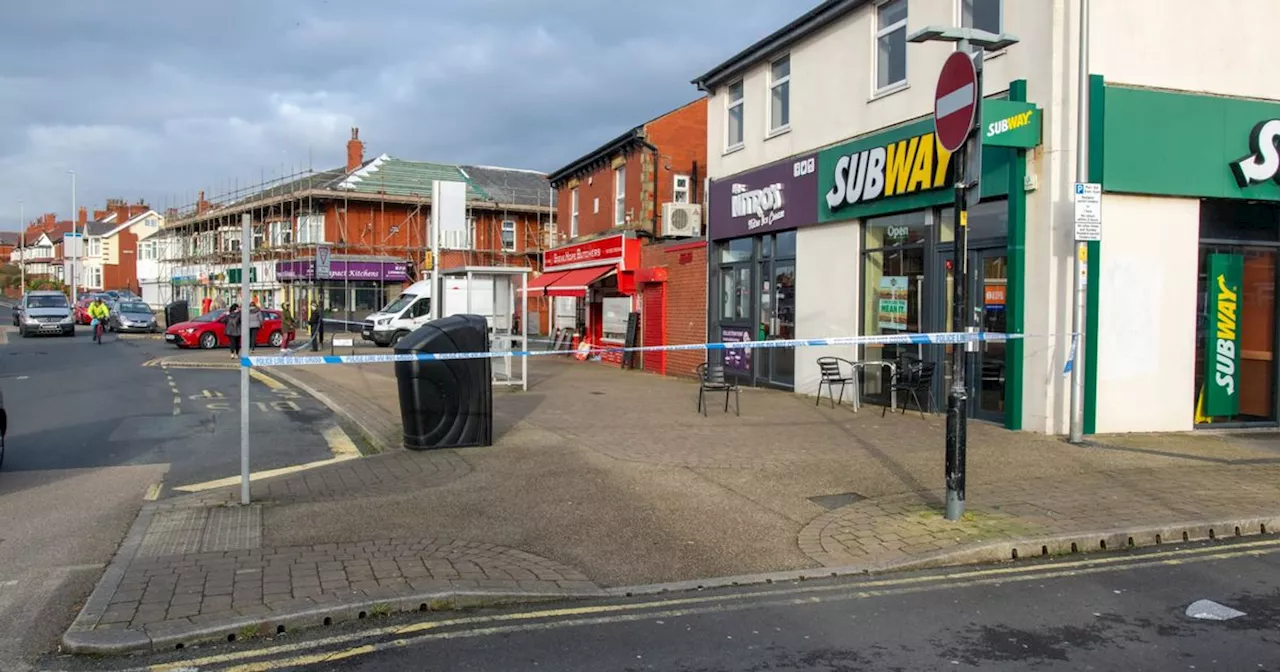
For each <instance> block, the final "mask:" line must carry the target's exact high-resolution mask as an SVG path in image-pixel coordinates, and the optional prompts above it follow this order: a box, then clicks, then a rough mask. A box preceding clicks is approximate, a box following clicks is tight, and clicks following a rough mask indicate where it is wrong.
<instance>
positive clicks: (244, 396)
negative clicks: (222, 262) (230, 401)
mask: <svg viewBox="0 0 1280 672" xmlns="http://www.w3.org/2000/svg"><path fill="white" fill-rule="evenodd" d="M252 227H253V215H250V214H248V213H245V214H243V215H240V358H241V363H240V503H241V504H245V505H247V504H248V503H249V367H247V366H245V365H244V361H243V360H244V358H246V357H248V356H249V339H250V338H252V337H253V331H252V330H251V329H249V321H248V319H246V318H247V317H248V315H249V304H250V296H249V263H250V261H249V257H250V254H249V248H250V247H251V246H252V244H253V230H252ZM246 334H247V335H248V337H246Z"/></svg>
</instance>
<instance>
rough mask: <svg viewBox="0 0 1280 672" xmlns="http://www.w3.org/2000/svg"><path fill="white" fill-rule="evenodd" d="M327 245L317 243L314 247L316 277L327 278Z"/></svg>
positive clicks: (328, 265) (319, 278)
mask: <svg viewBox="0 0 1280 672" xmlns="http://www.w3.org/2000/svg"><path fill="white" fill-rule="evenodd" d="M329 252H330V249H329V246H328V245H319V246H317V247H316V279H317V280H328V279H329V272H330V264H329Z"/></svg>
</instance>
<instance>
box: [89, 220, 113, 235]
mask: <svg viewBox="0 0 1280 672" xmlns="http://www.w3.org/2000/svg"><path fill="white" fill-rule="evenodd" d="M115 228H116V225H115V224H112V223H111V222H100V221H92V222H89V223H87V224H85V225H84V226H83V227H82V228H81V229H80V231H81V232H83V233H84V234H85V235H86V236H102V235H106V234H108V233H111V231H112V229H115Z"/></svg>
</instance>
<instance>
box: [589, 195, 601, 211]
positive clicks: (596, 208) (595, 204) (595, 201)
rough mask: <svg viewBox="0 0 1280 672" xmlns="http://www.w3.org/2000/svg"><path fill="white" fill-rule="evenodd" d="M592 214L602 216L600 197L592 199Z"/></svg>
mask: <svg viewBox="0 0 1280 672" xmlns="http://www.w3.org/2000/svg"><path fill="white" fill-rule="evenodd" d="M591 214H593V215H598V214H600V197H599V196H596V197H595V198H593V199H591Z"/></svg>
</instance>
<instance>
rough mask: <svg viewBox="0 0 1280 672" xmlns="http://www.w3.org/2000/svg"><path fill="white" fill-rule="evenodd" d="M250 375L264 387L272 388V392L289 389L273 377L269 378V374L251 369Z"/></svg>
mask: <svg viewBox="0 0 1280 672" xmlns="http://www.w3.org/2000/svg"><path fill="white" fill-rule="evenodd" d="M249 375H250V376H252V377H253V378H254V379H255V380H257V381H258V382H260V383H262V384H263V385H266V386H267V387H269V388H271V389H272V390H284V389H288V388H287V387H286V386H285V384H284V383H282V382H280V381H278V380H276V379H275V378H272V377H271V376H268V375H267V374H265V373H263V372H261V371H259V370H257V369H249Z"/></svg>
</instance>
